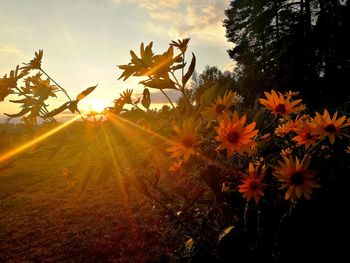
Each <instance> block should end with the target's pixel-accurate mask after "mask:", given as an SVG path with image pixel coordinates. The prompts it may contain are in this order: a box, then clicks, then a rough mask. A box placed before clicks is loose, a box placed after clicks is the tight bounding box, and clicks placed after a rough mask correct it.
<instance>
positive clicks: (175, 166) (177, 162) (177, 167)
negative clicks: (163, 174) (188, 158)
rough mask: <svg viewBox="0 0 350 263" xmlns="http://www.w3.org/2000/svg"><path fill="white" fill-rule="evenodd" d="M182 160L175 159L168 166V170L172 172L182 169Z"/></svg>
mask: <svg viewBox="0 0 350 263" xmlns="http://www.w3.org/2000/svg"><path fill="white" fill-rule="evenodd" d="M182 164H183V161H182V159H178V160H175V161H174V162H173V163H172V164H171V166H170V167H169V171H171V172H174V173H179V172H180V171H181V169H182Z"/></svg>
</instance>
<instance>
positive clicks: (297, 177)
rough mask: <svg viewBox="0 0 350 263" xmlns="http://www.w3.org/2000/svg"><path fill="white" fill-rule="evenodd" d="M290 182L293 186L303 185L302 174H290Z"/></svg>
mask: <svg viewBox="0 0 350 263" xmlns="http://www.w3.org/2000/svg"><path fill="white" fill-rule="evenodd" d="M290 181H291V182H292V184H294V185H302V184H303V183H304V175H303V173H302V172H295V173H294V174H292V176H291V178H290Z"/></svg>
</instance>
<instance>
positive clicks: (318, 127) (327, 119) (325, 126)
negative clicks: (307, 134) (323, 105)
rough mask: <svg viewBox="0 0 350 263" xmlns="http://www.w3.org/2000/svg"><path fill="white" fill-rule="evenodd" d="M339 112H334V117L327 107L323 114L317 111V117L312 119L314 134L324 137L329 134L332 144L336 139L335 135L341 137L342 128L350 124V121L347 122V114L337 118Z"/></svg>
mask: <svg viewBox="0 0 350 263" xmlns="http://www.w3.org/2000/svg"><path fill="white" fill-rule="evenodd" d="M337 116H338V112H336V113H334V115H333V117H332V118H331V116H330V115H329V113H328V111H327V110H326V109H325V110H324V113H323V115H321V114H320V113H318V112H316V116H315V118H313V119H312V125H313V127H315V131H314V134H316V135H319V136H320V137H321V138H322V139H324V138H325V137H327V136H328V138H329V141H330V143H331V144H333V143H334V141H335V136H336V135H337V136H338V137H340V138H341V133H340V129H342V128H344V127H346V126H349V125H350V123H349V122H346V123H344V122H345V121H346V116H345V115H344V116H343V117H340V118H339V119H337Z"/></svg>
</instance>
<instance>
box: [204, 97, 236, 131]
mask: <svg viewBox="0 0 350 263" xmlns="http://www.w3.org/2000/svg"><path fill="white" fill-rule="evenodd" d="M236 96H237V93H236V92H233V91H226V93H225V94H224V96H223V97H222V98H221V97H220V96H219V97H218V98H217V99H216V101H215V102H214V103H212V105H211V106H209V107H206V108H205V109H204V110H203V112H202V116H203V117H204V118H205V119H207V120H208V121H209V123H208V125H210V121H212V120H215V119H218V120H221V119H222V116H223V114H225V113H228V112H229V108H230V106H231V105H232V104H234V103H235V97H236Z"/></svg>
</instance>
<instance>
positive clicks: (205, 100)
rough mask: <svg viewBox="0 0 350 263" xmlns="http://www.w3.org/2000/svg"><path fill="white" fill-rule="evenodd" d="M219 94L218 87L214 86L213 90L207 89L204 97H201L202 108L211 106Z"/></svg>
mask: <svg viewBox="0 0 350 263" xmlns="http://www.w3.org/2000/svg"><path fill="white" fill-rule="evenodd" d="M217 94H218V86H217V85H213V86H212V87H211V88H209V89H207V90H206V91H205V92H204V93H203V94H202V96H201V97H200V99H199V100H200V104H201V105H202V106H209V105H210V104H211V103H212V102H213V101H214V100H215V99H216V96H217Z"/></svg>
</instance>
